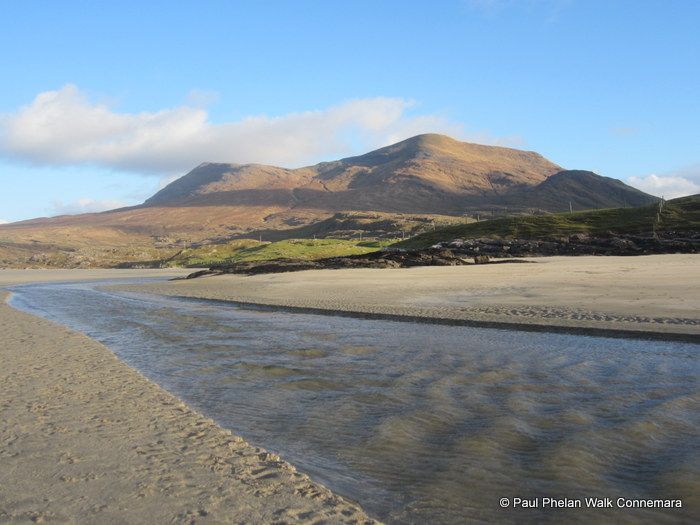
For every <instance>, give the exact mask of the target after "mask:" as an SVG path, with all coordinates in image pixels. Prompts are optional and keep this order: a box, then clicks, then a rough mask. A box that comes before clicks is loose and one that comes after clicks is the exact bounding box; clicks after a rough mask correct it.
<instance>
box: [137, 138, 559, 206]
mask: <svg viewBox="0 0 700 525" xmlns="http://www.w3.org/2000/svg"><path fill="white" fill-rule="evenodd" d="M559 171H561V168H560V167H559V166H557V165H556V164H553V163H551V162H549V161H548V160H546V159H545V158H543V157H542V156H541V155H539V154H537V153H533V152H526V151H519V150H514V149H509V148H501V147H496V146H482V145H478V144H469V143H465V142H459V141H456V140H454V139H451V138H449V137H446V136H444V135H435V134H429V135H419V136H417V137H413V138H410V139H408V140H404V141H402V142H399V143H398V144H394V145H391V146H387V147H385V148H381V149H378V150H376V151H372V152H370V153H367V154H365V155H360V156H357V157H349V158H346V159H342V160H339V161H335V162H323V163H320V164H317V165H315V166H310V167H305V168H300V169H296V170H286V169H283V168H276V167H272V166H263V165H257V164H247V165H238V164H209V163H207V164H202V165H200V166H198V167H197V168H195V169H194V170H192V171H191V172H190V173H188V174H187V175H185V176H184V177H182V178H181V179H178V180H176V181H175V182H173V183H171V184H170V185H169V186H167V187H166V188H164V189H163V190H161V191H160V192H158V193H156V194H155V195H154V196H153V197H151V198H150V199H148V200H147V201H146V202H145V203H144V205H145V206H202V205H205V206H206V205H212V204H214V205H229V206H230V205H234V206H279V207H281V208H287V209H313V210H326V211H348V210H354V211H380V212H391V213H437V214H443V215H459V214H462V213H464V211H465V209H467V208H468V207H469V206H470V205H479V204H482V203H484V202H493V201H496V200H498V199H500V198H501V197H502V196H503V195H506V194H509V193H511V192H513V191H514V190H517V189H524V188H527V187H530V186H533V185H536V184H539V183H541V182H544V181H545V180H546V179H547V178H548V177H549V176H551V175H554V174H555V173H557V172H559Z"/></svg>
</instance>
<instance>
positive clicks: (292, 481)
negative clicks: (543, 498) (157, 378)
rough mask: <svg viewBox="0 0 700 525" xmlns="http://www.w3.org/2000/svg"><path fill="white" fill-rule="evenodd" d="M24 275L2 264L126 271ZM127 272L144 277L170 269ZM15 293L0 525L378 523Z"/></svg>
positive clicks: (4, 332)
mask: <svg viewBox="0 0 700 525" xmlns="http://www.w3.org/2000/svg"><path fill="white" fill-rule="evenodd" d="M24 272H25V273H22V271H20V273H19V274H18V275H10V274H8V273H6V272H5V271H3V272H0V288H1V287H3V286H10V285H13V284H20V283H22V282H37V281H39V280H44V281H46V280H52V281H65V280H91V279H92V280H94V279H104V280H111V279H114V278H124V277H121V276H120V277H115V274H114V273H110V271H100V270H95V271H88V272H85V271H78V272H70V271H61V270H58V271H51V270H49V272H55V273H49V274H44V275H38V276H36V275H32V272H31V271H30V273H26V271H24ZM43 272H44V271H41V272H39V273H43ZM66 272H69V274H66ZM129 272H130V273H127V275H126V278H135V279H138V278H144V277H145V278H147V277H151V276H155V275H156V274H160V275H161V276H163V275H165V274H166V273H167V272H141V271H133V270H131V271H129ZM13 273H15V272H13ZM34 273H36V272H34ZM144 273H145V274H146V275H144ZM170 273H175V274H182V273H184V272H183V271H175V272H170ZM9 296H10V292H9V291H7V290H2V289H0V356H1V358H2V362H3V367H2V370H1V371H0V381H1V382H2V384H3V389H2V391H0V412H1V413H2V422H1V423H0V461H2V464H3V468H2V469H0V500H2V504H0V521H3V522H5V521H7V522H22V523H26V522H42V521H60V522H62V523H76V524H77V523H86V522H102V523H117V522H118V523H143V522H144V520H146V521H148V522H151V523H182V524H185V523H194V522H195V521H196V522H197V523H207V524H224V523H232V522H236V523H238V522H241V523H274V522H286V523H308V522H310V521H311V522H325V523H355V524H373V523H378V522H376V521H375V520H373V519H371V518H369V517H368V516H367V515H366V514H365V513H364V512H363V511H362V510H361V509H360V508H359V506H357V505H356V504H354V503H352V502H350V501H348V500H345V499H343V498H342V497H340V496H338V495H336V494H334V493H332V492H331V491H330V490H328V489H327V488H326V487H324V486H323V485H321V484H319V483H316V482H314V481H313V480H311V479H310V478H309V477H308V476H307V475H306V474H303V473H300V472H297V470H296V469H295V467H294V466H293V465H291V464H289V463H287V462H286V461H284V460H283V459H281V458H279V457H278V456H276V455H275V454H271V453H269V452H267V451H265V450H264V449H262V448H259V447H254V446H251V445H248V444H247V443H246V442H245V441H243V439H241V438H240V437H237V436H235V435H233V434H232V433H231V432H229V431H228V430H225V429H223V428H221V427H220V426H218V425H217V424H216V423H215V422H213V421H212V420H210V419H207V418H205V417H204V416H202V415H201V414H200V413H198V412H197V411H195V410H193V409H191V408H190V407H189V406H187V405H185V404H184V403H183V402H182V401H181V400H180V399H178V398H177V397H175V396H173V395H172V394H170V393H169V392H167V391H165V390H163V389H162V388H161V387H159V386H158V385H156V384H155V383H153V382H152V381H150V380H148V379H147V378H146V377H145V376H143V375H142V374H140V373H139V372H138V371H136V370H134V369H132V368H131V367H129V366H128V365H126V364H125V363H124V362H122V361H120V360H119V359H118V358H117V357H116V356H115V355H114V354H113V353H112V352H111V351H110V350H109V349H108V348H107V347H105V346H103V345H101V344H100V343H98V342H96V341H94V340H92V339H90V338H88V337H87V336H85V335H83V334H80V333H78V332H75V331H72V330H69V329H68V328H65V327H63V326H61V325H58V324H55V323H53V322H51V321H48V320H45V319H43V318H40V317H36V316H33V315H30V314H27V313H24V312H22V311H20V310H17V309H15V308H12V307H11V306H9V304H7V302H6V300H7V298H8V297H9Z"/></svg>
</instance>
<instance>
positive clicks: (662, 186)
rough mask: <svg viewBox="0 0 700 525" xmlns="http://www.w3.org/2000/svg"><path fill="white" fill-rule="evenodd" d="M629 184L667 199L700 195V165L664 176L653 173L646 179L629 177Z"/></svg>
mask: <svg viewBox="0 0 700 525" xmlns="http://www.w3.org/2000/svg"><path fill="white" fill-rule="evenodd" d="M627 183H628V184H629V185H630V186H634V187H635V188H637V189H640V190H642V191H645V192H647V193H650V194H652V195H656V196H657V197H664V198H666V199H673V198H676V197H683V196H685V195H694V194H696V193H700V164H697V165H693V166H688V167H686V168H684V169H681V170H678V171H675V172H672V173H668V174H664V175H656V174H654V173H652V174H651V175H647V176H645V177H629V178H628V179H627Z"/></svg>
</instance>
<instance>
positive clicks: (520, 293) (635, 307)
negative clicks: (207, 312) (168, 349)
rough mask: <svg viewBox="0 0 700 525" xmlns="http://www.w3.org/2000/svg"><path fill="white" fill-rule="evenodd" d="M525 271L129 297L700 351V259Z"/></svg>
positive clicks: (345, 277) (573, 263)
mask: <svg viewBox="0 0 700 525" xmlns="http://www.w3.org/2000/svg"><path fill="white" fill-rule="evenodd" d="M526 261H528V262H527V263H512V264H492V265H469V266H450V267H416V268H406V269H389V270H387V269H382V270H375V269H353V270H311V271H305V272H295V273H281V274H267V275H255V276H241V275H221V276H210V277H202V278H198V279H189V280H180V281H169V282H160V283H154V284H148V285H146V286H140V287H130V288H131V289H133V290H138V291H148V292H152V293H159V294H165V295H174V296H182V297H197V298H208V299H217V300H224V301H233V302H238V303H244V304H259V305H275V306H284V307H288V308H293V309H294V308H296V309H302V310H305V311H315V310H320V311H326V312H335V313H345V314H350V315H357V314H359V315H365V316H369V317H373V316H376V317H384V318H404V319H409V320H410V319H422V320H432V321H433V322H454V323H460V324H474V325H478V326H493V327H504V328H520V329H528V330H544V331H565V332H572V333H581V334H587V335H604V336H621V337H644V338H659V339H680V340H687V341H691V342H700V256H698V255H651V256H639V257H546V258H545V257H542V258H532V259H526ZM123 288H124V287H123ZM125 288H129V287H125Z"/></svg>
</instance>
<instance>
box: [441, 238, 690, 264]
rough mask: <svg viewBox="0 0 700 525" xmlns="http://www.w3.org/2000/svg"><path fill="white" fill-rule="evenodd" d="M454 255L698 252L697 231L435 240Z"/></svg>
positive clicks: (510, 255)
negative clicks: (603, 235) (441, 241)
mask: <svg viewBox="0 0 700 525" xmlns="http://www.w3.org/2000/svg"><path fill="white" fill-rule="evenodd" d="M434 248H449V249H450V250H452V251H453V252H454V253H455V254H457V255H462V256H466V257H476V256H479V255H486V256H488V257H495V258H508V257H536V256H550V255H652V254H661V253H700V233H698V232H680V233H674V232H664V233H663V234H662V233H659V234H657V235H654V234H652V233H648V234H642V235H611V236H606V237H602V236H592V235H587V234H581V233H579V234H575V235H567V236H560V237H550V238H545V239H454V240H452V241H449V242H444V243H440V244H436V245H435V246H434Z"/></svg>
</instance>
